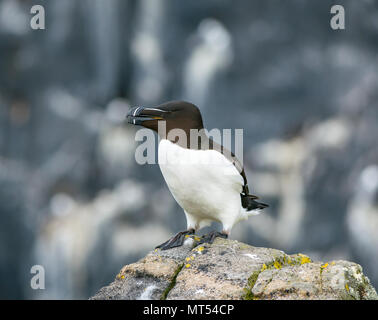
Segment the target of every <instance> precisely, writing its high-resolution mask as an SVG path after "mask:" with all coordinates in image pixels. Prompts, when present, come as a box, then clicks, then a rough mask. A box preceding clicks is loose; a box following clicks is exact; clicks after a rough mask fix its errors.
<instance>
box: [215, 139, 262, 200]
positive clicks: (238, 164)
mask: <svg viewBox="0 0 378 320" xmlns="http://www.w3.org/2000/svg"><path fill="white" fill-rule="evenodd" d="M209 149H212V150H216V151H218V152H220V153H221V154H223V155H224V156H225V157H226V158H227V160H229V161H230V162H231V163H232V164H233V165H234V166H235V168H236V170H237V171H238V172H239V174H240V175H241V176H242V178H243V182H244V184H243V193H244V194H245V195H249V188H248V181H247V177H246V175H245V172H244V167H243V165H242V163H241V162H240V161H239V159H238V158H237V157H236V156H235V155H234V153H233V152H232V151H230V150H228V149H227V148H225V147H224V146H222V145H220V144H219V143H217V142H215V141H214V140H213V139H212V138H211V137H209ZM249 196H250V197H252V198H253V199H258V197H257V196H255V195H252V194H251V195H249Z"/></svg>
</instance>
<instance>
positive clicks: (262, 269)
mask: <svg viewBox="0 0 378 320" xmlns="http://www.w3.org/2000/svg"><path fill="white" fill-rule="evenodd" d="M266 269H268V267H267V266H266V264H265V263H264V264H263V266H262V268H261V271H264V270H266Z"/></svg>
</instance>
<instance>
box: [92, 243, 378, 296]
mask: <svg viewBox="0 0 378 320" xmlns="http://www.w3.org/2000/svg"><path fill="white" fill-rule="evenodd" d="M188 242H189V241H188ZM194 242H195V240H194V241H192V242H191V243H187V244H186V245H185V246H182V247H179V248H174V249H170V250H166V251H161V250H155V251H152V252H150V253H149V254H147V256H146V257H145V258H143V259H141V260H139V261H138V262H136V263H133V264H130V265H126V266H124V267H123V268H122V270H121V271H120V273H119V274H118V275H117V277H116V279H115V281H114V282H112V283H111V284H110V285H109V286H107V287H104V288H102V289H101V290H100V291H99V292H98V293H97V294H96V295H95V296H94V297H92V298H91V299H151V300H157V299H168V300H175V299H183V300H191V299H230V300H234V299H247V300H256V299H273V300H280V299H327V300H328V299H364V300H365V299H368V300H370V299H378V296H377V293H376V291H375V289H374V288H373V287H372V286H371V284H370V281H369V279H368V278H367V277H366V276H365V275H364V274H363V272H362V268H361V266H360V265H358V264H356V263H353V262H348V261H342V260H338V261H327V262H320V261H318V262H316V261H312V260H311V258H310V257H308V256H306V255H303V254H300V253H298V254H293V255H289V254H286V253H284V252H283V251H280V250H276V249H270V248H258V247H253V246H250V245H247V244H244V243H241V242H238V241H235V240H225V239H221V238H217V239H216V240H215V242H214V243H213V244H212V245H210V244H203V245H199V246H198V245H197V246H196V245H193V243H194Z"/></svg>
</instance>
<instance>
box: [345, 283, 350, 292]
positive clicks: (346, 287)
mask: <svg viewBox="0 0 378 320" xmlns="http://www.w3.org/2000/svg"><path fill="white" fill-rule="evenodd" d="M345 289H346V291H348V292H349V286H348V283H346V284H345Z"/></svg>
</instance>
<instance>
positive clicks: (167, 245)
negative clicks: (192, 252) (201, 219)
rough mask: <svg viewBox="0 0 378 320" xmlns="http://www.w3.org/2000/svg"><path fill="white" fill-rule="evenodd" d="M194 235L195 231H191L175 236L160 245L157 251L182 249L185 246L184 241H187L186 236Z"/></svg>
mask: <svg viewBox="0 0 378 320" xmlns="http://www.w3.org/2000/svg"><path fill="white" fill-rule="evenodd" d="M191 234H194V230H193V229H189V230H186V231H181V232H179V233H177V234H176V235H174V236H173V237H172V238H170V239H169V240H167V241H165V242H164V243H162V244H160V245H158V246H157V247H156V248H155V249H161V250H167V249H171V248H175V247H180V246H182V245H183V244H184V241H185V240H186V238H187V237H186V236H188V235H191Z"/></svg>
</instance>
